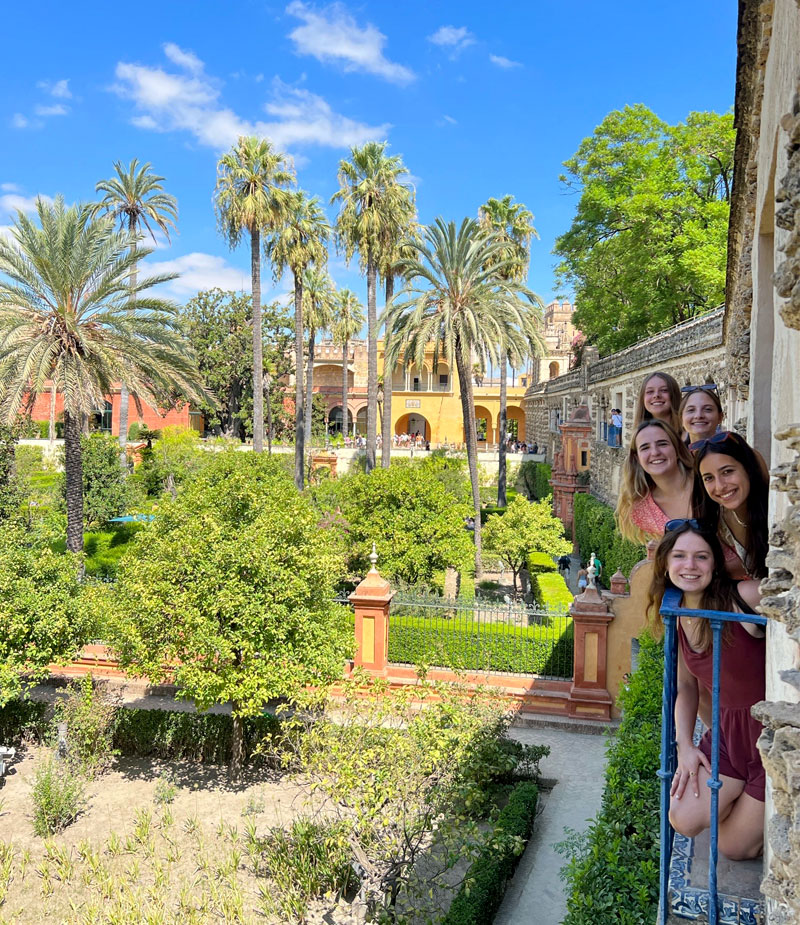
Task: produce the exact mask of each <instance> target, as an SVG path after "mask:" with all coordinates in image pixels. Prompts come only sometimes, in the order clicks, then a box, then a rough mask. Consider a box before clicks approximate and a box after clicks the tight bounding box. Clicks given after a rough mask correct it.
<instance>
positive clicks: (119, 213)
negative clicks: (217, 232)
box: [93, 158, 178, 472]
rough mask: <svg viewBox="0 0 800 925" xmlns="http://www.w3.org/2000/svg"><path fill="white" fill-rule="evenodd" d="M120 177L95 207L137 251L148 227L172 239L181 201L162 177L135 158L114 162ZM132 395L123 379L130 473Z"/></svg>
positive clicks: (122, 419) (104, 184)
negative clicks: (127, 236) (116, 224)
mask: <svg viewBox="0 0 800 925" xmlns="http://www.w3.org/2000/svg"><path fill="white" fill-rule="evenodd" d="M114 170H115V171H116V173H117V175H116V177H111V179H110V180H101V181H100V182H99V183H98V184H97V186H96V187H95V192H97V193H105V195H104V196H103V198H102V199H101V200H100V202H98V203H97V205H96V206H94V207H93V209H94V210H95V211H101V210H105V211H106V212H109V213H110V214H111V215H113V216H114V218H115V219H116V220H117V221H118V222H119V225H120V227H121V228H123V229H124V230H127V231H128V232H130V235H131V239H132V241H133V243H132V244H131V249H132V250H133V251H134V252H135V251H136V246H137V242H138V240H139V238H140V236H141V235H142V231H143V229H145V228H146V229H147V231H148V232H149V233H150V236H151V237H152V239H153V241H154V242H155V240H156V228H158V229H159V230H160V231H161V232H162V233H163V234H164V236H165V237H166V239H167V241H169V229H170V226H172V227H173V228H174V227H175V224H176V222H177V220H178V201H177V200H176V199H175V197H174V196H172V195H170V194H169V193H165V192H164V187H163V186H162V185H161V181H162V180H163V179H164V177H159V176H158V175H157V174H155V173H152V172H151V170H150V164H142V165H141V166H140V165H139V161H138V160H137V159H136V158H134V159H133V160H132V161H131V162H130V164H129V165H128V168H127V170H126V169H125V168H124V167H123V166H122V161H117V162H116V163H115V164H114ZM138 266H139V265H138V262H136V263H134V265H133V270H132V272H131V282H132V284H133V288H134V289H136V282H137V276H138ZM129 402H130V394H129V392H128V387H127V385H126V383H125V380H124V379H123V380H121V381H120V390H119V445H120V448H121V449H120V459H121V462H122V466H123V469H124V470H125V471H126V472H127V469H128V460H127V453H126V452H125V447H126V446H127V443H128V406H129Z"/></svg>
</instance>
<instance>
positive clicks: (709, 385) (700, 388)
mask: <svg viewBox="0 0 800 925" xmlns="http://www.w3.org/2000/svg"><path fill="white" fill-rule="evenodd" d="M716 391H717V384H716V382H704V383H703V384H702V385H685V386H683V388H682V389H681V392H716Z"/></svg>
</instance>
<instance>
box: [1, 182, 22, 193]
mask: <svg viewBox="0 0 800 925" xmlns="http://www.w3.org/2000/svg"><path fill="white" fill-rule="evenodd" d="M0 190H2V191H3V192H4V193H18V192H19V186H17V184H16V183H0Z"/></svg>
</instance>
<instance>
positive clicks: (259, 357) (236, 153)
mask: <svg viewBox="0 0 800 925" xmlns="http://www.w3.org/2000/svg"><path fill="white" fill-rule="evenodd" d="M293 180H294V176H293V174H292V172H291V171H290V169H289V167H288V165H287V160H286V155H284V154H281V153H280V152H279V151H276V150H275V148H274V147H273V146H272V143H271V142H270V141H268V140H267V139H266V138H256V137H255V136H253V135H250V136H248V137H245V136H241V137H240V138H239V140H238V141H237V143H236V144H235V145H234V146H233V147H232V148H231V150H230V151H229V152H228V153H227V154H224V155H223V156H222V157H221V158H220V160H219V163H218V164H217V185H216V187H215V189H214V207H215V210H216V213H217V223H218V225H219V230H220V233H221V234H222V236H223V237H224V238H225V240H226V241H227V242H228V245H229V246H230V247H231V248H234V247H236V246H237V245H238V244H239V242H240V241H241V239H242V235H243V234H244V232H245V231H246V232H247V233H248V234H249V235H250V280H251V287H252V293H253V450H254V451H255V452H256V453H260V452H261V451H262V450H263V449H264V350H263V344H262V331H261V234H262V232H264V231H271V230H274V229H275V228H277V227H278V225H279V224H280V221H281V219H282V216H283V208H284V199H285V192H284V190H283V187H286V186H288V185H289V184H290V183H291V182H292V181H293Z"/></svg>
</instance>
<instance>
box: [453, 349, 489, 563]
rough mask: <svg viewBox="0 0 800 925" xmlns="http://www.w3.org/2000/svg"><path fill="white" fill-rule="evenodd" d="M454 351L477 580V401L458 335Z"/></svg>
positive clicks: (479, 504) (479, 512) (479, 556)
mask: <svg viewBox="0 0 800 925" xmlns="http://www.w3.org/2000/svg"><path fill="white" fill-rule="evenodd" d="M454 352H455V355H456V370H457V371H458V382H459V392H460V394H461V414H462V417H463V418H464V441H465V443H466V444H467V466H468V467H469V480H470V483H471V484H472V506H473V508H474V510H475V580H476V581H480V580H481V578H482V577H483V557H482V554H481V489H480V483H479V481H478V432H477V430H476V429H475V402H474V401H473V394H472V376H471V375H470V370H469V360H468V358H467V357H465V356H464V347H463V345H462V343H461V338H460V337H459V336H458V335H456V343H455V351H454Z"/></svg>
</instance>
